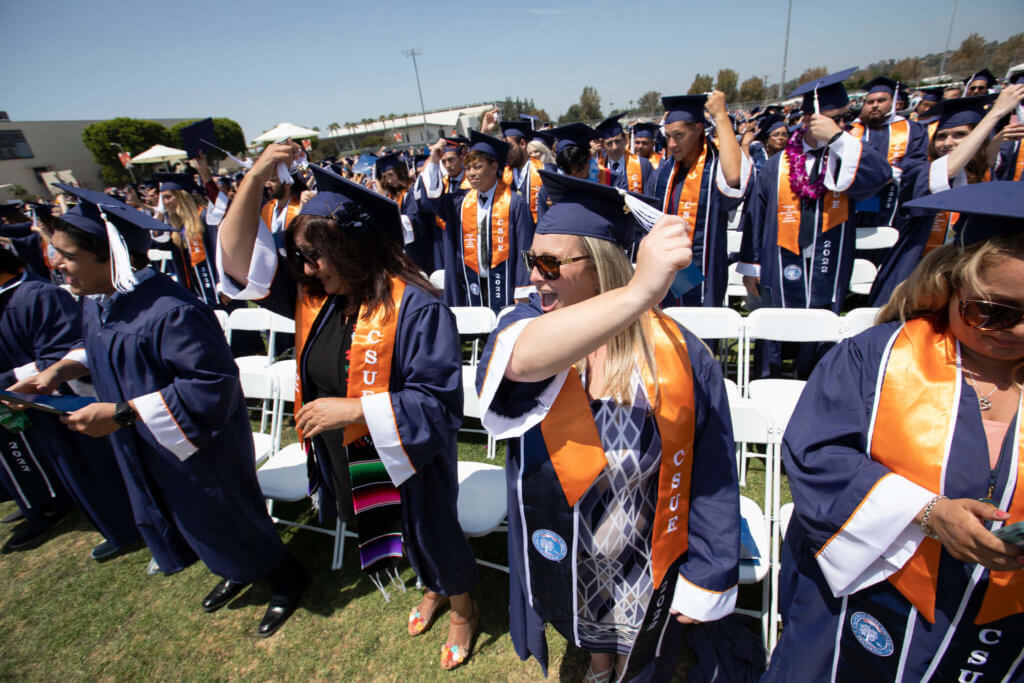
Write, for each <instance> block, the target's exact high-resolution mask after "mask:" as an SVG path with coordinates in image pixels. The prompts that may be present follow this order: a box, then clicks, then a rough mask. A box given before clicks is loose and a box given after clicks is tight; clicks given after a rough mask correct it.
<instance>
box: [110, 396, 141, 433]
mask: <svg viewBox="0 0 1024 683" xmlns="http://www.w3.org/2000/svg"><path fill="white" fill-rule="evenodd" d="M137 417H138V414H137V413H136V412H135V409H134V408H132V406H131V404H130V403H128V402H127V401H122V402H120V403H117V404H115V405H114V422H116V423H117V424H119V425H121V426H122V427H131V426H132V425H133V424H135V418H137Z"/></svg>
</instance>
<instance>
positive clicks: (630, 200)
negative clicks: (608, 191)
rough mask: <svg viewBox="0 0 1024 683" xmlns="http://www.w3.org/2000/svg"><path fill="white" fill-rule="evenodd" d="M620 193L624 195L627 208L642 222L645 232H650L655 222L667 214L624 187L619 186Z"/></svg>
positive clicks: (637, 220)
mask: <svg viewBox="0 0 1024 683" xmlns="http://www.w3.org/2000/svg"><path fill="white" fill-rule="evenodd" d="M617 189H618V190H619V194H621V195H622V200H623V201H624V202H625V203H626V208H628V209H629V212H630V213H631V214H633V217H634V218H635V219H636V222H637V223H639V224H640V227H641V228H643V231H644V232H650V231H651V228H653V227H654V224H655V223H657V222H658V221H659V220H660V219H661V217H662V216H664V215H665V214H664V213H662V212H661V211H659V210H658V209H656V208H654V207H653V206H651V205H650V204H648V203H647V202H645V201H643V200H642V199H637V198H636V197H634V196H633V195H631V194H630V193H628V192H626V191H625V190H623V189H622V188H617Z"/></svg>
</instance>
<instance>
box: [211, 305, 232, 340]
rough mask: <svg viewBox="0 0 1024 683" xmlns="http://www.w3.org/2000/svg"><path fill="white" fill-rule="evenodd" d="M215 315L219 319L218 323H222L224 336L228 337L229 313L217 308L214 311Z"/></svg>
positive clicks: (221, 327)
mask: <svg viewBox="0 0 1024 683" xmlns="http://www.w3.org/2000/svg"><path fill="white" fill-rule="evenodd" d="M213 315H214V317H215V318H217V322H218V323H220V329H221V330H222V331H223V332H224V336H225V337H226V336H227V334H228V312H227V311H222V310H220V309H219V308H216V309H214V311H213Z"/></svg>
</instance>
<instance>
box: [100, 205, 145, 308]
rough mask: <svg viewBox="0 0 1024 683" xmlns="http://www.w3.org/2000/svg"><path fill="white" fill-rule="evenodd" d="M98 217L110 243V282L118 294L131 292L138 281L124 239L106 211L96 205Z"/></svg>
mask: <svg viewBox="0 0 1024 683" xmlns="http://www.w3.org/2000/svg"><path fill="white" fill-rule="evenodd" d="M97 208H99V210H100V216H101V217H102V218H103V225H104V226H106V228H107V242H109V243H110V280H111V282H113V284H114V289H116V290H117V291H119V292H131V291H133V290H134V289H135V285H137V284H139V281H138V280H137V279H136V278H135V273H133V272H132V259H131V256H130V255H129V253H128V245H127V244H126V243H125V241H124V237H123V236H122V235H121V233H120V232H119V231H118V229H117V228H115V227H114V224H113V223H111V222H110V219H109V218H107V213H106V211H104V210H103V207H102V206H99V205H97Z"/></svg>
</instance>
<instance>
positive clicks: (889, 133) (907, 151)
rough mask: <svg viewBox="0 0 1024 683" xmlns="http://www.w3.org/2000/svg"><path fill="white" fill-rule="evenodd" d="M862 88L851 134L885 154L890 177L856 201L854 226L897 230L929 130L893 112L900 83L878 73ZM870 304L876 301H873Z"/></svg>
mask: <svg viewBox="0 0 1024 683" xmlns="http://www.w3.org/2000/svg"><path fill="white" fill-rule="evenodd" d="M864 89H865V90H867V92H868V94H867V97H866V98H865V99H864V106H863V107H862V108H861V110H860V116H858V118H857V120H856V121H854V122H853V124H852V125H851V126H850V133H851V134H852V135H854V136H855V137H858V138H860V139H861V141H862V142H863V143H865V144H868V145H871V146H872V147H874V148H875V150H876V151H877V152H878V153H879V154H881V155H882V156H884V157H885V160H886V162H887V163H888V164H889V167H890V168H891V169H892V180H890V181H889V182H888V183H886V184H885V186H884V187H883V188H882V189H881V191H880V192H879V193H878V194H876V195H875V196H873V197H869V198H868V199H865V200H863V201H860V202H857V204H856V205H855V206H854V211H855V212H856V214H857V225H859V226H861V227H872V228H873V227H892V228H896V229H897V230H900V229H902V228H903V227H904V226H905V225H906V222H907V220H908V218H909V216H908V215H907V212H906V211H901V210H900V207H901V205H902V204H903V203H904V202H907V201H910V199H912V198H913V192H914V185H915V183H916V182H917V176H918V175H919V174H920V173H921V171H922V170H924V169H925V168H927V166H928V132H927V131H926V130H925V128H924V126H922V125H921V124H919V123H917V122H915V121H908V120H907V119H905V118H904V117H902V116H900V115H899V114H897V113H896V108H895V97H896V92H897V90H900V89H901V85H900V84H899V83H897V82H896V81H894V80H892V79H891V78H886V77H885V76H879V77H878V78H875V79H874V80H872V81H871V82H870V83H868V84H866V85H865V86H864ZM880 256H884V253H883V254H881V255H880ZM872 260H873V261H874V262H875V263H876V265H877V264H878V263H879V262H880V261H881V259H880V258H873V259H872ZM883 303H884V302H883ZM871 305H872V306H877V305H879V304H878V303H876V302H875V301H872V302H871Z"/></svg>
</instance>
